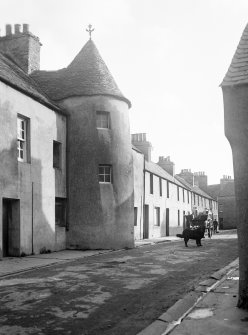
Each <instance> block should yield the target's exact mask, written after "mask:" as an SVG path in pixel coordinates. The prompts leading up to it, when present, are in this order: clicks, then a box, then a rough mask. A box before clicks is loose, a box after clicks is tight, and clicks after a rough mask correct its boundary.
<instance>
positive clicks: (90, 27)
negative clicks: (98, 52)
mask: <svg viewBox="0 0 248 335" xmlns="http://www.w3.org/2000/svg"><path fill="white" fill-rule="evenodd" d="M94 30H95V29H94V28H93V29H92V24H89V25H88V29H86V31H87V32H88V33H89V35H90V40H91V34H92V32H93V31H94Z"/></svg>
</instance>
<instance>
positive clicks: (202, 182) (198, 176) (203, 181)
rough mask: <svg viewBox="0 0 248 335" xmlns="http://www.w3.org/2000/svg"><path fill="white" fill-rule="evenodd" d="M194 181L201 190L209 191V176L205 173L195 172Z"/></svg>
mask: <svg viewBox="0 0 248 335" xmlns="http://www.w3.org/2000/svg"><path fill="white" fill-rule="evenodd" d="M194 181H195V184H197V185H198V186H199V187H200V189H202V190H203V191H205V192H207V190H208V176H206V175H205V172H203V171H200V172H195V173H194Z"/></svg>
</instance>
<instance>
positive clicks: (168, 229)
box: [165, 208, 170, 236]
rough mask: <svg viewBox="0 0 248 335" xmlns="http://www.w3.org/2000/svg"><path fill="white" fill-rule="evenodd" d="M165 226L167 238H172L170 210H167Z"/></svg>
mask: <svg viewBox="0 0 248 335" xmlns="http://www.w3.org/2000/svg"><path fill="white" fill-rule="evenodd" d="M165 224H166V236H170V209H169V208H166V216H165Z"/></svg>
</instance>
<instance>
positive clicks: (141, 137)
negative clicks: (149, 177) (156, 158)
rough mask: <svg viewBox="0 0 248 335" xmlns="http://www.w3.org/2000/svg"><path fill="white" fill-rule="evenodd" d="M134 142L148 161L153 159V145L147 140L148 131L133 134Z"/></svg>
mask: <svg viewBox="0 0 248 335" xmlns="http://www.w3.org/2000/svg"><path fill="white" fill-rule="evenodd" d="M132 144H133V145H134V146H135V147H136V148H137V149H139V150H140V151H141V152H142V153H143V155H144V156H145V159H146V160H147V161H148V162H150V161H151V153H152V145H151V143H150V142H148V141H147V140H146V133H139V134H132Z"/></svg>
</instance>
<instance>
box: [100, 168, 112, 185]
mask: <svg viewBox="0 0 248 335" xmlns="http://www.w3.org/2000/svg"><path fill="white" fill-rule="evenodd" d="M98 176H99V183H108V184H110V183H112V166H111V165H102V164H101V165H99V168H98Z"/></svg>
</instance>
